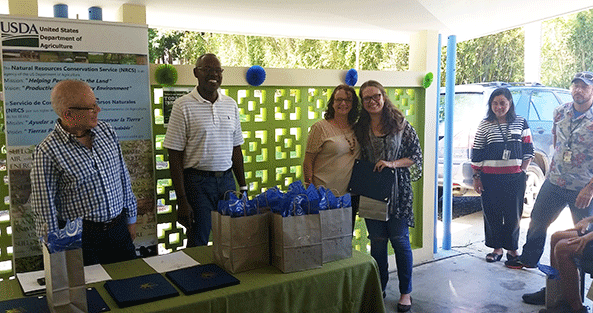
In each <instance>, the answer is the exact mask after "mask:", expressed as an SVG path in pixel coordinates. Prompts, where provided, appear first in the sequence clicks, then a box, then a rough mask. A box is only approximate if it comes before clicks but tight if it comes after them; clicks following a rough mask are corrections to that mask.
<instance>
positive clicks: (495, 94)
mask: <svg viewBox="0 0 593 313" xmlns="http://www.w3.org/2000/svg"><path fill="white" fill-rule="evenodd" d="M500 95H503V96H504V97H505V98H507V100H509V111H508V112H507V114H506V120H507V122H509V123H510V122H512V121H514V120H515V118H516V117H517V113H515V103H513V95H512V94H511V91H510V90H509V89H508V88H506V87H500V88H498V89H496V90H494V91H493V92H492V94H490V99H488V113H487V114H486V120H487V121H490V122H494V121H496V120H497V117H496V114H494V111H492V101H493V100H494V98H496V97H498V96H500Z"/></svg>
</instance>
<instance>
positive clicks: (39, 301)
mask: <svg viewBox="0 0 593 313" xmlns="http://www.w3.org/2000/svg"><path fill="white" fill-rule="evenodd" d="M0 312H2V313H5V312H36V313H37V312H39V313H45V312H47V313H49V307H48V306H47V299H46V298H45V296H39V297H27V298H20V299H12V300H6V301H2V302H0Z"/></svg>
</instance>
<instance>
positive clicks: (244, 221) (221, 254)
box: [212, 211, 270, 273]
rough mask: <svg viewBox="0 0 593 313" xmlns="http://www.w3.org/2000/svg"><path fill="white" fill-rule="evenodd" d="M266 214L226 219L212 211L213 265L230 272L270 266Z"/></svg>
mask: <svg viewBox="0 0 593 313" xmlns="http://www.w3.org/2000/svg"><path fill="white" fill-rule="evenodd" d="M269 220H270V217H269V213H267V212H266V213H262V214H257V215H252V216H243V217H230V216H224V215H222V214H220V213H218V212H217V211H212V235H213V238H212V246H213V248H214V260H215V262H216V264H218V265H219V266H220V267H223V268H224V269H226V270H227V271H229V272H231V273H239V272H243V271H248V270H252V269H255V268H260V267H264V266H268V265H270V231H269V229H270V221H269Z"/></svg>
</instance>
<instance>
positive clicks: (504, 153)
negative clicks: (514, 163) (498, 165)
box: [502, 149, 511, 161]
mask: <svg viewBox="0 0 593 313" xmlns="http://www.w3.org/2000/svg"><path fill="white" fill-rule="evenodd" d="M510 158H511V150H509V149H504V150H503V151H502V159H503V160H505V161H506V160H508V159H510Z"/></svg>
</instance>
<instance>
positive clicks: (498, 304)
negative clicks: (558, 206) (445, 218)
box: [385, 209, 593, 313]
mask: <svg viewBox="0 0 593 313" xmlns="http://www.w3.org/2000/svg"><path fill="white" fill-rule="evenodd" d="M528 225H529V219H523V220H522V222H521V236H520V242H519V246H520V247H521V246H522V245H523V243H524V242H525V235H526V232H527V228H528ZM572 226H573V225H572V221H571V218H570V211H568V209H566V210H565V211H564V212H563V213H562V214H561V215H560V217H559V218H558V220H556V222H554V224H552V225H551V226H550V228H549V229H548V235H550V234H552V233H553V232H554V231H556V230H562V229H567V228H570V227H572ZM483 227H484V226H483V217H482V213H481V212H478V213H474V214H471V215H467V216H464V217H461V218H457V219H454V220H453V223H452V227H451V228H452V249H451V250H448V251H443V250H440V251H439V252H438V253H437V255H436V256H435V259H434V261H431V262H428V263H424V264H421V265H417V266H416V267H414V271H413V288H414V291H413V292H412V298H413V306H412V310H411V311H410V312H417V313H418V312H422V313H433V312H434V313H495V312H496V313H503V312H508V313H528V312H529V313H531V312H538V311H539V310H540V309H542V308H543V306H534V305H529V304H526V303H524V302H523V301H522V300H521V295H523V294H524V293H530V292H535V291H537V290H539V289H540V288H541V287H543V286H544V285H545V275H544V274H543V273H541V272H540V271H539V270H537V269H523V270H513V269H508V268H506V267H505V266H504V262H496V263H487V262H486V261H485V260H484V257H485V255H486V253H488V252H491V249H490V248H488V247H486V246H485V245H484V229H483ZM439 233H442V230H440V227H439ZM439 240H440V239H439ZM504 260H505V258H503V261H504ZM549 260H550V258H549V240H548V241H547V242H546V250H545V252H544V255H543V256H542V259H541V261H540V263H542V264H550V262H549ZM391 261H393V263H390V270H393V272H392V273H391V274H390V277H389V284H388V285H387V298H386V299H385V306H386V308H387V312H396V311H397V310H396V308H395V306H396V304H397V300H398V299H399V291H398V287H397V273H396V272H395V270H396V268H395V264H394V263H395V262H394V260H391ZM589 285H591V278H589V277H588V276H587V278H586V282H585V287H586V288H587V289H588V287H589ZM585 304H586V305H588V306H589V307H590V308H592V307H593V302H591V300H589V299H586V301H585Z"/></svg>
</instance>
